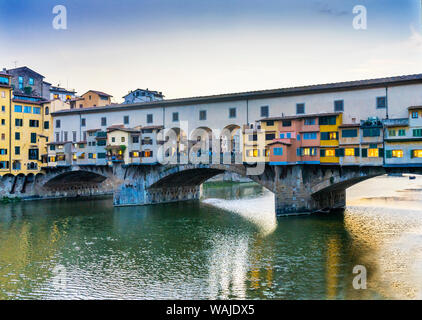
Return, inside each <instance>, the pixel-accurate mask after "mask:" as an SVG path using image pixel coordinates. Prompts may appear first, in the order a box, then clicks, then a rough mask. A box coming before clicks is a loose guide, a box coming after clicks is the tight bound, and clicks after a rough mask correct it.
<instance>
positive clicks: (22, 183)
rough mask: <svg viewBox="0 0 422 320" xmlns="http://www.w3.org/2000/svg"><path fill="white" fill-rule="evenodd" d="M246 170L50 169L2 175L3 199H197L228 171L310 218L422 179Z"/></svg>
mask: <svg viewBox="0 0 422 320" xmlns="http://www.w3.org/2000/svg"><path fill="white" fill-rule="evenodd" d="M247 169H248V167H247V166H245V165H235V164H233V165H230V164H229V165H225V164H186V165H166V166H164V165H153V166H145V165H144V166H140V165H121V164H115V165H113V166H73V167H62V168H48V169H46V170H45V174H39V175H36V176H32V177H31V176H23V177H22V176H11V175H10V176H4V177H2V178H1V180H0V190H1V191H0V196H7V197H21V198H24V199H49V198H62V197H67V198H69V197H78V196H84V197H86V196H96V195H107V194H113V195H114V201H113V203H114V205H115V206H130V205H149V204H155V203H165V202H174V201H184V200H198V199H199V198H200V197H201V190H202V189H201V185H202V183H204V182H205V181H206V180H208V179H209V178H212V177H213V176H215V175H218V174H220V173H223V172H225V171H229V172H235V173H237V174H239V175H241V176H247V177H249V178H250V179H252V180H253V181H255V182H257V183H259V184H260V185H262V186H264V187H265V188H267V189H268V190H270V191H272V192H273V193H274V194H275V203H276V208H275V211H276V213H277V214H278V215H289V214H298V213H311V212H315V211H319V210H328V209H333V208H340V207H344V206H345V201H346V197H345V190H346V189H347V188H349V187H350V186H352V185H354V184H356V183H359V182H361V181H364V180H366V179H370V178H373V177H376V176H380V175H383V174H386V173H415V174H422V167H421V168H408V167H406V168H384V167H379V166H378V167H377V166H368V167H361V166H343V167H342V166H321V165H292V166H270V165H265V169H264V171H263V173H261V174H259V175H247Z"/></svg>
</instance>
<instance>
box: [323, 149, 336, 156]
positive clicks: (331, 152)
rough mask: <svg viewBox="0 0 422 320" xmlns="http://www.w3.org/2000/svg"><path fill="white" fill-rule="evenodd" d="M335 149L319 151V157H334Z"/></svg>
mask: <svg viewBox="0 0 422 320" xmlns="http://www.w3.org/2000/svg"><path fill="white" fill-rule="evenodd" d="M335 155H336V150H335V149H321V157H335Z"/></svg>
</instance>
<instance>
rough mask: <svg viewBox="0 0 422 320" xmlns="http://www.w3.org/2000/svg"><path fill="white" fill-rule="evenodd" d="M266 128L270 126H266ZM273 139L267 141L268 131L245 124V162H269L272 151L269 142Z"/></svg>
mask: <svg viewBox="0 0 422 320" xmlns="http://www.w3.org/2000/svg"><path fill="white" fill-rule="evenodd" d="M266 129H267V130H268V129H269V128H267V127H266ZM273 139H274V138H272V139H271V140H269V139H268V141H267V140H266V131H264V130H261V129H259V130H257V129H254V128H252V127H251V126H247V125H245V126H244V127H243V152H242V154H243V155H242V156H243V162H248V163H256V162H259V163H262V162H269V160H270V151H269V147H268V145H267V144H268V143H270V142H272V140H273Z"/></svg>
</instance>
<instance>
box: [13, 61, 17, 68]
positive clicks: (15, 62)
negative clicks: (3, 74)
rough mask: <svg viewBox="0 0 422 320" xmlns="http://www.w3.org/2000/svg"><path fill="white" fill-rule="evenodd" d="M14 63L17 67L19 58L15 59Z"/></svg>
mask: <svg viewBox="0 0 422 320" xmlns="http://www.w3.org/2000/svg"><path fill="white" fill-rule="evenodd" d="M13 63H14V64H15V68H16V67H17V64H18V60H15V61H13Z"/></svg>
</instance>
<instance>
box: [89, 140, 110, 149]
mask: <svg viewBox="0 0 422 320" xmlns="http://www.w3.org/2000/svg"><path fill="white" fill-rule="evenodd" d="M106 144H107V140H98V142H97V146H99V147H104V146H105V145H106ZM92 146H95V141H94V142H92Z"/></svg>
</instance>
